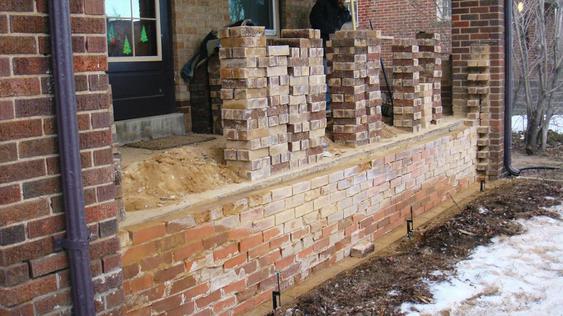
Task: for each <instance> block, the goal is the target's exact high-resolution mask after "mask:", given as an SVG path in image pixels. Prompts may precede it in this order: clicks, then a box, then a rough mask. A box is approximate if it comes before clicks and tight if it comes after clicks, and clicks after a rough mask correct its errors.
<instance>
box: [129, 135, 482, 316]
mask: <svg viewBox="0 0 563 316" xmlns="http://www.w3.org/2000/svg"><path fill="white" fill-rule="evenodd" d="M476 140H477V135H476V129H475V128H474V127H471V128H463V129H460V130H456V131H454V132H452V133H450V134H445V135H444V134H442V135H441V136H436V137H434V138H432V139H427V140H426V141H420V142H418V143H411V144H410V145H409V146H408V147H403V146H401V147H400V148H399V149H396V150H394V151H388V152H382V151H379V152H378V153H377V154H376V155H374V154H372V156H368V155H365V154H364V156H362V157H361V160H359V159H358V160H356V161H353V160H352V161H347V162H344V163H341V164H339V165H336V166H335V167H334V168H332V169H330V171H323V172H319V173H317V174H315V175H314V176H312V177H303V178H299V179H296V180H294V181H291V182H285V183H282V184H280V185H279V186H277V187H270V188H266V189H263V190H261V191H254V192H249V193H247V194H242V195H239V196H234V197H232V198H225V199H224V200H223V201H221V202H214V203H215V204H211V205H205V206H195V207H193V208H190V209H185V210H179V211H177V212H175V213H174V214H171V215H170V216H168V217H165V218H161V219H156V220H151V221H150V222H147V223H144V224H140V225H136V226H129V227H124V228H123V229H122V231H121V236H122V239H121V241H122V244H123V264H124V278H125V281H124V289H125V293H126V300H127V308H126V309H127V313H126V315H148V314H151V313H152V314H161V313H166V315H180V314H190V313H201V314H206V315H207V314H213V315H233V314H235V315H238V314H240V313H242V312H245V311H249V310H251V309H253V308H255V307H256V306H257V305H259V304H260V303H263V302H266V301H269V300H271V295H272V294H271V292H272V290H273V289H274V287H275V272H276V271H279V272H280V277H281V287H282V290H285V289H287V288H288V287H291V286H293V285H295V284H297V283H299V282H300V281H302V280H303V279H305V278H307V277H308V276H309V275H310V274H311V273H312V272H316V271H319V270H321V269H323V268H326V267H328V266H330V265H332V264H334V263H335V262H337V261H340V260H342V259H343V258H344V257H346V256H348V255H349V254H350V249H351V247H352V246H353V245H355V244H356V243H358V242H360V241H363V240H369V241H377V239H378V238H379V237H381V236H382V235H384V234H385V233H387V232H389V231H390V230H392V229H393V228H395V227H397V226H400V225H404V219H405V218H406V217H407V216H408V215H409V214H410V208H411V206H412V207H413V209H414V213H415V216H418V215H420V214H421V213H424V212H425V211H428V210H429V209H431V208H432V207H434V206H436V205H437V204H439V203H440V202H442V201H444V200H445V199H447V193H449V192H452V193H453V192H454V191H457V190H461V189H463V188H465V187H466V186H467V185H468V184H470V183H472V182H474V178H475V158H476Z"/></svg>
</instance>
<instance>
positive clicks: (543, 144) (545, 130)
mask: <svg viewBox="0 0 563 316" xmlns="http://www.w3.org/2000/svg"><path fill="white" fill-rule="evenodd" d="M548 132H549V122H548V123H547V124H546V126H544V127H542V129H541V151H542V152H543V151H545V148H546V147H547V133H548Z"/></svg>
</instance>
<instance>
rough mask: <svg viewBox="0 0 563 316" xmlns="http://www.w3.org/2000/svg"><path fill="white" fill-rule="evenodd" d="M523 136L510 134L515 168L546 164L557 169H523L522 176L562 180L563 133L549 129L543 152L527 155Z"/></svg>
mask: <svg viewBox="0 0 563 316" xmlns="http://www.w3.org/2000/svg"><path fill="white" fill-rule="evenodd" d="M525 146H526V144H525V142H524V136H523V134H522V133H521V132H520V133H513V134H512V166H514V167H515V168H517V169H523V168H528V167H537V166H546V167H554V168H559V170H541V169H540V170H523V171H522V172H521V174H520V175H521V176H522V177H533V178H541V179H554V180H560V181H563V134H557V133H555V132H552V131H550V132H549V137H548V145H547V148H546V150H545V152H543V153H538V154H536V155H533V156H531V155H528V154H526V150H525Z"/></svg>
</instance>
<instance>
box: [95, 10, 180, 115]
mask: <svg viewBox="0 0 563 316" xmlns="http://www.w3.org/2000/svg"><path fill="white" fill-rule="evenodd" d="M105 6H106V16H107V41H108V55H109V80H110V83H111V85H112V94H113V107H114V116H115V119H116V120H126V119H132V118H139V117H146V116H154V115H162V114H168V113H172V112H175V111H176V108H175V104H174V71H173V64H172V39H171V32H170V30H171V27H170V0H105Z"/></svg>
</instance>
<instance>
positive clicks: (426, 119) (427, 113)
mask: <svg viewBox="0 0 563 316" xmlns="http://www.w3.org/2000/svg"><path fill="white" fill-rule="evenodd" d="M432 86H433V84H431V83H421V84H420V87H419V90H420V91H419V92H417V97H418V98H420V99H421V100H422V119H421V124H422V128H428V127H430V124H431V123H432V122H433V121H434V120H433V116H432V114H433V108H432V105H433V104H434V103H433V102H432V100H433V89H432Z"/></svg>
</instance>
